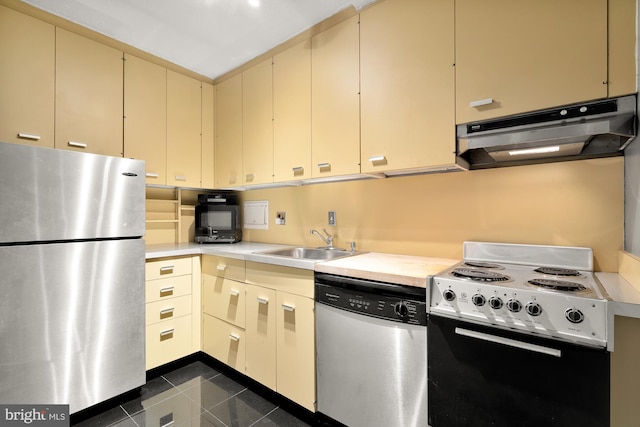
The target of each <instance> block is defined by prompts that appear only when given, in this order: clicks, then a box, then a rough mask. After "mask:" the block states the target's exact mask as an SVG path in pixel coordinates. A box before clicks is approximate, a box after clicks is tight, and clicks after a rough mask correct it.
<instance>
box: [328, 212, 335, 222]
mask: <svg viewBox="0 0 640 427" xmlns="http://www.w3.org/2000/svg"><path fill="white" fill-rule="evenodd" d="M329 225H336V211H329Z"/></svg>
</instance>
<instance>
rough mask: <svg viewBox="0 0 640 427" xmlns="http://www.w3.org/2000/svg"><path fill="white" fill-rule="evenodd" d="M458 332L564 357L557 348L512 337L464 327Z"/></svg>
mask: <svg viewBox="0 0 640 427" xmlns="http://www.w3.org/2000/svg"><path fill="white" fill-rule="evenodd" d="M455 332H456V334H458V335H462V336H465V337H470V338H476V339H479V340H483V341H489V342H493V343H497V344H503V345H508V346H510V347H516V348H520V349H522V350H529V351H534V352H536V353H542V354H548V355H549V356H554V357H562V352H561V351H560V350H557V349H555V348H549V347H544V346H541V345H537V344H531V343H528V342H523V341H517V340H512V339H511V338H505V337H499V336H496V335H490V334H485V333H483V332H476V331H470V330H468V329H464V328H456V330H455Z"/></svg>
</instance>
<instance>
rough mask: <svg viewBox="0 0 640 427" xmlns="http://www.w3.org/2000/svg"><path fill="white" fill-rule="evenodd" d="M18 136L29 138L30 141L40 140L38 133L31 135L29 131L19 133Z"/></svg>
mask: <svg viewBox="0 0 640 427" xmlns="http://www.w3.org/2000/svg"><path fill="white" fill-rule="evenodd" d="M18 138H21V139H30V140H31V141H40V135H32V134H30V133H19V134H18Z"/></svg>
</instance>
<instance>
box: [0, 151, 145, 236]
mask: <svg viewBox="0 0 640 427" xmlns="http://www.w3.org/2000/svg"><path fill="white" fill-rule="evenodd" d="M144 174H145V172H144V162H143V161H141V160H132V159H123V158H119V157H109V156H101V155H97V154H87V153H75V152H71V151H66V150H54V149H50V148H42V147H31V146H27V145H21V144H9V143H1V142H0V182H1V183H2V186H0V200H2V203H0V223H1V224H2V226H1V227H0V244H3V243H15V242H36V241H39V242H40V241H60V240H76V239H95V238H112V237H133V236H142V235H143V234H144V230H145V223H144V213H145V206H144V203H145V189H144V180H145V176H144Z"/></svg>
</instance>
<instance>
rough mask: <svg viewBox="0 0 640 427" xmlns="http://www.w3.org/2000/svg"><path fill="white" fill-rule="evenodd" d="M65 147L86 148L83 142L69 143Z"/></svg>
mask: <svg viewBox="0 0 640 427" xmlns="http://www.w3.org/2000/svg"><path fill="white" fill-rule="evenodd" d="M67 145H69V147H77V148H87V144H85V143H84V142H75V141H69V142H68V143H67Z"/></svg>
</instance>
